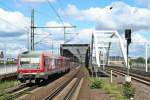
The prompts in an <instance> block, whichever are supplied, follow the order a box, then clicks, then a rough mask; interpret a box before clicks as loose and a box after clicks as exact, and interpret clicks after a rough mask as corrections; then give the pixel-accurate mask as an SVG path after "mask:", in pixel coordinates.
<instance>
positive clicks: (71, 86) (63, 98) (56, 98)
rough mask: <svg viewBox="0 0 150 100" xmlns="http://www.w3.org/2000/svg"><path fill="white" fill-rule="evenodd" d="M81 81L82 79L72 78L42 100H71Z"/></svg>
mask: <svg viewBox="0 0 150 100" xmlns="http://www.w3.org/2000/svg"><path fill="white" fill-rule="evenodd" d="M82 81H83V79H82V78H73V79H72V80H69V81H67V82H65V83H64V84H61V85H60V87H58V88H56V89H55V90H54V91H52V93H50V94H49V95H48V96H47V97H46V98H45V99H44V100H71V98H72V97H73V95H74V93H75V91H76V89H77V88H78V86H80V84H81V83H82Z"/></svg>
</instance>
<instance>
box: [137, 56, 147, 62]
mask: <svg viewBox="0 0 150 100" xmlns="http://www.w3.org/2000/svg"><path fill="white" fill-rule="evenodd" d="M136 63H145V59H144V58H143V57H138V58H137V59H136Z"/></svg>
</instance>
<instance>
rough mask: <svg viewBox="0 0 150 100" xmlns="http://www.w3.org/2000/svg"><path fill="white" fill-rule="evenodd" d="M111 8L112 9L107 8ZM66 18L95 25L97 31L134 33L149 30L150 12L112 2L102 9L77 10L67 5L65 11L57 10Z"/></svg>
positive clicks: (73, 6)
mask: <svg viewBox="0 0 150 100" xmlns="http://www.w3.org/2000/svg"><path fill="white" fill-rule="evenodd" d="M111 6H113V9H112V10H110V9H109V8H110V7H111ZM59 11H60V13H61V14H62V15H64V16H66V17H69V18H72V19H75V20H79V21H89V22H93V24H95V23H97V29H117V30H119V31H121V30H124V29H125V28H132V30H134V31H138V30H141V29H143V30H149V28H150V25H149V24H150V10H149V9H146V8H138V7H132V6H130V5H128V4H126V3H123V2H114V3H112V4H111V5H109V6H106V7H104V8H100V7H95V8H94V7H92V8H89V9H82V10H80V9H78V8H77V7H76V6H75V5H71V4H69V5H68V7H67V8H66V9H65V11H62V10H59Z"/></svg>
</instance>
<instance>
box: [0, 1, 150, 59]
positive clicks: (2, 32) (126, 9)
mask: <svg viewBox="0 0 150 100" xmlns="http://www.w3.org/2000/svg"><path fill="white" fill-rule="evenodd" d="M110 7H112V9H110ZM33 8H34V9H35V25H36V26H62V25H67V26H71V25H72V26H74V25H75V26H76V28H69V29H66V32H67V33H69V34H66V41H69V42H68V43H90V36H91V31H92V30H117V31H118V32H119V34H120V35H121V36H124V29H126V28H131V29H132V36H133V37H132V38H133V39H134V40H137V41H142V42H145V41H148V42H149V40H150V35H149V34H150V0H0V50H3V51H6V54H8V55H12V56H16V55H17V54H18V53H20V52H22V51H26V50H27V49H28V46H29V45H28V44H29V38H28V37H29V34H30V15H31V9H33ZM35 34H36V35H35V48H36V50H51V49H52V48H54V51H55V52H59V51H58V50H59V48H58V47H59V44H60V43H63V39H64V35H63V29H36V30H35ZM52 44H53V46H52ZM141 48H142V49H141ZM131 55H133V56H136V55H140V56H144V46H142V47H141V46H132V47H131ZM149 56H150V55H149Z"/></svg>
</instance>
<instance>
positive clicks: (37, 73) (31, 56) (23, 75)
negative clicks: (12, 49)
mask: <svg viewBox="0 0 150 100" xmlns="http://www.w3.org/2000/svg"><path fill="white" fill-rule="evenodd" d="M42 58H43V57H42V53H36V52H27V53H22V54H20V55H19V56H18V69H17V72H18V79H19V80H20V81H21V82H22V83H23V82H26V83H39V82H40V81H41V80H42V79H43V78H44V77H45V73H44V66H43V63H42V62H43V60H42Z"/></svg>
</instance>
